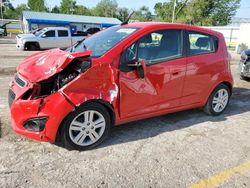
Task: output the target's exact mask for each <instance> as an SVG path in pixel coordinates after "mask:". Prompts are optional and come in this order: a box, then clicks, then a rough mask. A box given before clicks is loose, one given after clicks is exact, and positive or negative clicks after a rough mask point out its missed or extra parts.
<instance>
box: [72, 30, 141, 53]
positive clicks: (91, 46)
mask: <svg viewBox="0 0 250 188" xmlns="http://www.w3.org/2000/svg"><path fill="white" fill-rule="evenodd" d="M136 30H137V28H134V27H133V28H132V27H113V28H110V29H107V30H103V31H101V32H99V33H96V34H95V35H93V36H91V37H89V38H87V39H85V40H83V41H80V42H78V43H76V44H75V45H74V46H73V47H72V48H70V49H69V51H70V52H82V51H86V50H92V52H93V53H92V55H91V57H100V56H102V55H103V54H104V53H106V52H107V51H108V50H110V49H111V48H113V47H114V46H115V45H116V44H118V43H119V42H121V41H122V40H124V39H125V38H126V37H128V36H129V35H131V34H132V33H134V32H135V31H136Z"/></svg>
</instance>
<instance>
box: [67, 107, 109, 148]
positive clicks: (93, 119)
mask: <svg viewBox="0 0 250 188" xmlns="http://www.w3.org/2000/svg"><path fill="white" fill-rule="evenodd" d="M110 127H111V121H110V115H109V113H108V112H107V110H106V108H105V107H104V106H102V105H100V104H98V103H88V104H85V105H82V106H80V107H78V108H77V109H76V110H75V111H74V112H72V113H71V114H70V115H69V116H68V117H67V119H66V121H64V123H63V127H62V131H63V134H62V136H63V142H64V144H65V146H66V147H68V148H70V149H77V150H87V149H92V148H94V147H95V146H97V145H99V144H100V143H101V142H102V141H103V140H104V139H105V138H106V137H107V136H108V133H109V130H110Z"/></svg>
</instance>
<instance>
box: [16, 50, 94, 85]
mask: <svg viewBox="0 0 250 188" xmlns="http://www.w3.org/2000/svg"><path fill="white" fill-rule="evenodd" d="M91 54H92V51H85V52H76V53H68V52H65V51H62V50H60V49H59V48H58V49H52V50H47V51H43V52H38V53H35V54H33V55H31V56H29V57H27V58H26V59H24V60H23V61H22V62H21V64H20V65H19V66H18V67H17V72H18V73H19V74H20V75H21V76H23V77H24V78H26V79H27V80H29V81H30V82H39V81H42V80H46V79H48V78H50V77H51V76H53V75H55V74H57V73H58V72H61V71H62V70H63V69H64V68H65V67H66V66H67V65H68V64H69V63H70V62H72V60H73V59H74V58H77V57H88V56H90V55H91Z"/></svg>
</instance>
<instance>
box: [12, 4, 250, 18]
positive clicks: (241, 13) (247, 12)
mask: <svg viewBox="0 0 250 188" xmlns="http://www.w3.org/2000/svg"><path fill="white" fill-rule="evenodd" d="M45 1H46V5H47V6H48V7H53V6H54V5H59V4H60V0H45ZM99 1H100V0H77V4H81V5H84V6H86V7H89V8H91V7H94V6H95V5H96V4H97V3H98V2H99ZM116 1H117V3H118V4H119V7H127V8H131V9H138V8H140V7H141V6H143V5H145V6H148V7H149V8H150V10H151V11H152V12H153V11H154V5H155V3H157V2H165V1H166V0H116ZM11 2H12V4H13V5H14V6H17V5H18V4H21V3H27V0H12V1H11ZM236 17H242V18H250V1H249V0H241V7H240V9H239V10H238V12H237V14H236Z"/></svg>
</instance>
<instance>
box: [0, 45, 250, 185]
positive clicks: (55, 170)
mask: <svg viewBox="0 0 250 188" xmlns="http://www.w3.org/2000/svg"><path fill="white" fill-rule="evenodd" d="M28 54H31V52H28V53H27V52H19V51H17V50H16V49H15V47H14V44H0V70H1V71H0V82H1V87H0V123H1V136H2V138H1V139H0V151H1V154H0V187H8V188H9V187H52V186H53V187H192V186H193V187H195V186H197V187H211V186H216V187H250V142H249V138H250V123H249V120H250V82H247V81H242V80H240V79H239V76H238V70H237V68H238V60H239V56H238V55H235V54H232V56H233V61H232V70H233V73H234V78H235V88H234V92H233V96H232V99H231V102H230V105H229V107H228V109H227V110H226V111H225V113H224V114H223V115H221V116H218V117H211V116H207V115H205V114H204V113H203V112H202V111H200V110H189V111H185V112H179V113H174V114H169V115H165V116H161V117H157V118H152V119H148V120H143V121H138V122H133V123H129V124H127V125H125V126H120V127H117V128H115V129H113V130H112V132H111V135H110V137H109V139H107V140H106V141H105V143H103V144H102V145H101V146H100V147H99V148H97V149H94V150H91V151H85V152H78V151H68V150H66V149H64V148H61V147H58V146H55V145H51V144H49V143H40V142H35V141H30V140H27V139H24V138H21V137H19V136H17V135H14V134H13V133H12V131H11V129H10V123H9V110H8V105H7V91H8V83H9V82H10V80H11V79H12V74H13V70H14V69H13V68H14V67H15V66H16V65H17V64H18V62H19V61H20V60H21V59H23V58H24V57H25V56H27V55H28ZM6 70H8V71H6Z"/></svg>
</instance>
